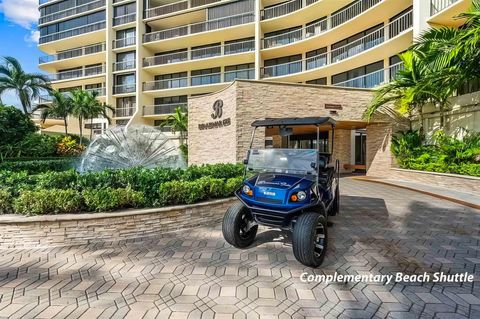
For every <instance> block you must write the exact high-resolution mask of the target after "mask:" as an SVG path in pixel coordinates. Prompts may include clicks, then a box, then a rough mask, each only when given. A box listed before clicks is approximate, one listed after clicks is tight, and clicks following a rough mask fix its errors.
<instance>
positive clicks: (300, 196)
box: [297, 191, 307, 202]
mask: <svg viewBox="0 0 480 319" xmlns="http://www.w3.org/2000/svg"><path fill="white" fill-rule="evenodd" d="M297 197H298V201H299V202H301V201H303V200H305V198H307V194H306V193H305V192H304V191H299V192H298V193H297Z"/></svg>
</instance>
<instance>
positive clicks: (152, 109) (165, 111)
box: [143, 103, 187, 116]
mask: <svg viewBox="0 0 480 319" xmlns="http://www.w3.org/2000/svg"><path fill="white" fill-rule="evenodd" d="M177 107H180V108H181V109H182V111H183V112H187V103H171V104H160V105H145V106H144V107H143V116H158V115H160V116H162V115H163V116H165V115H170V114H173V113H175V110H176V109H177Z"/></svg>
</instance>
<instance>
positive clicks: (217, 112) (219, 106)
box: [212, 100, 223, 120]
mask: <svg viewBox="0 0 480 319" xmlns="http://www.w3.org/2000/svg"><path fill="white" fill-rule="evenodd" d="M222 115H223V101H222V100H216V101H215V103H213V113H212V119H214V120H215V119H219V118H221V117H222Z"/></svg>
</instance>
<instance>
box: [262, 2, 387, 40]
mask: <svg viewBox="0 0 480 319" xmlns="http://www.w3.org/2000/svg"><path fill="white" fill-rule="evenodd" d="M381 1H382V0H368V1H366V2H365V1H357V2H355V3H354V4H352V5H351V6H349V7H348V8H345V9H344V10H342V11H340V12H337V13H335V14H334V15H331V16H329V17H326V18H324V19H322V20H320V21H318V22H315V23H313V24H310V25H308V26H305V27H303V28H301V29H298V30H293V31H289V32H285V33H283V34H278V35H275V36H271V37H266V38H264V39H263V48H264V49H268V48H274V47H278V46H282V45H287V44H290V43H294V42H298V41H301V40H305V39H308V38H311V37H314V36H317V35H319V34H321V33H324V32H326V31H328V30H331V29H333V28H335V27H337V26H339V25H341V24H343V23H345V22H347V21H349V20H351V19H353V18H354V17H356V16H358V15H360V14H361V13H363V12H365V11H366V10H368V9H370V8H371V7H373V6H375V5H376V4H378V3H380V2H381ZM312 3H313V2H312Z"/></svg>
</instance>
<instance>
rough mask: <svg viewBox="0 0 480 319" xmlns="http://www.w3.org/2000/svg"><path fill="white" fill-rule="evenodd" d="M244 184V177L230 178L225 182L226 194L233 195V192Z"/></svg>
mask: <svg viewBox="0 0 480 319" xmlns="http://www.w3.org/2000/svg"><path fill="white" fill-rule="evenodd" d="M242 185H243V177H234V178H229V179H227V181H226V182H225V193H224V194H225V196H232V195H233V193H234V192H235V191H236V190H237V189H239V188H240V187H242Z"/></svg>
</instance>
